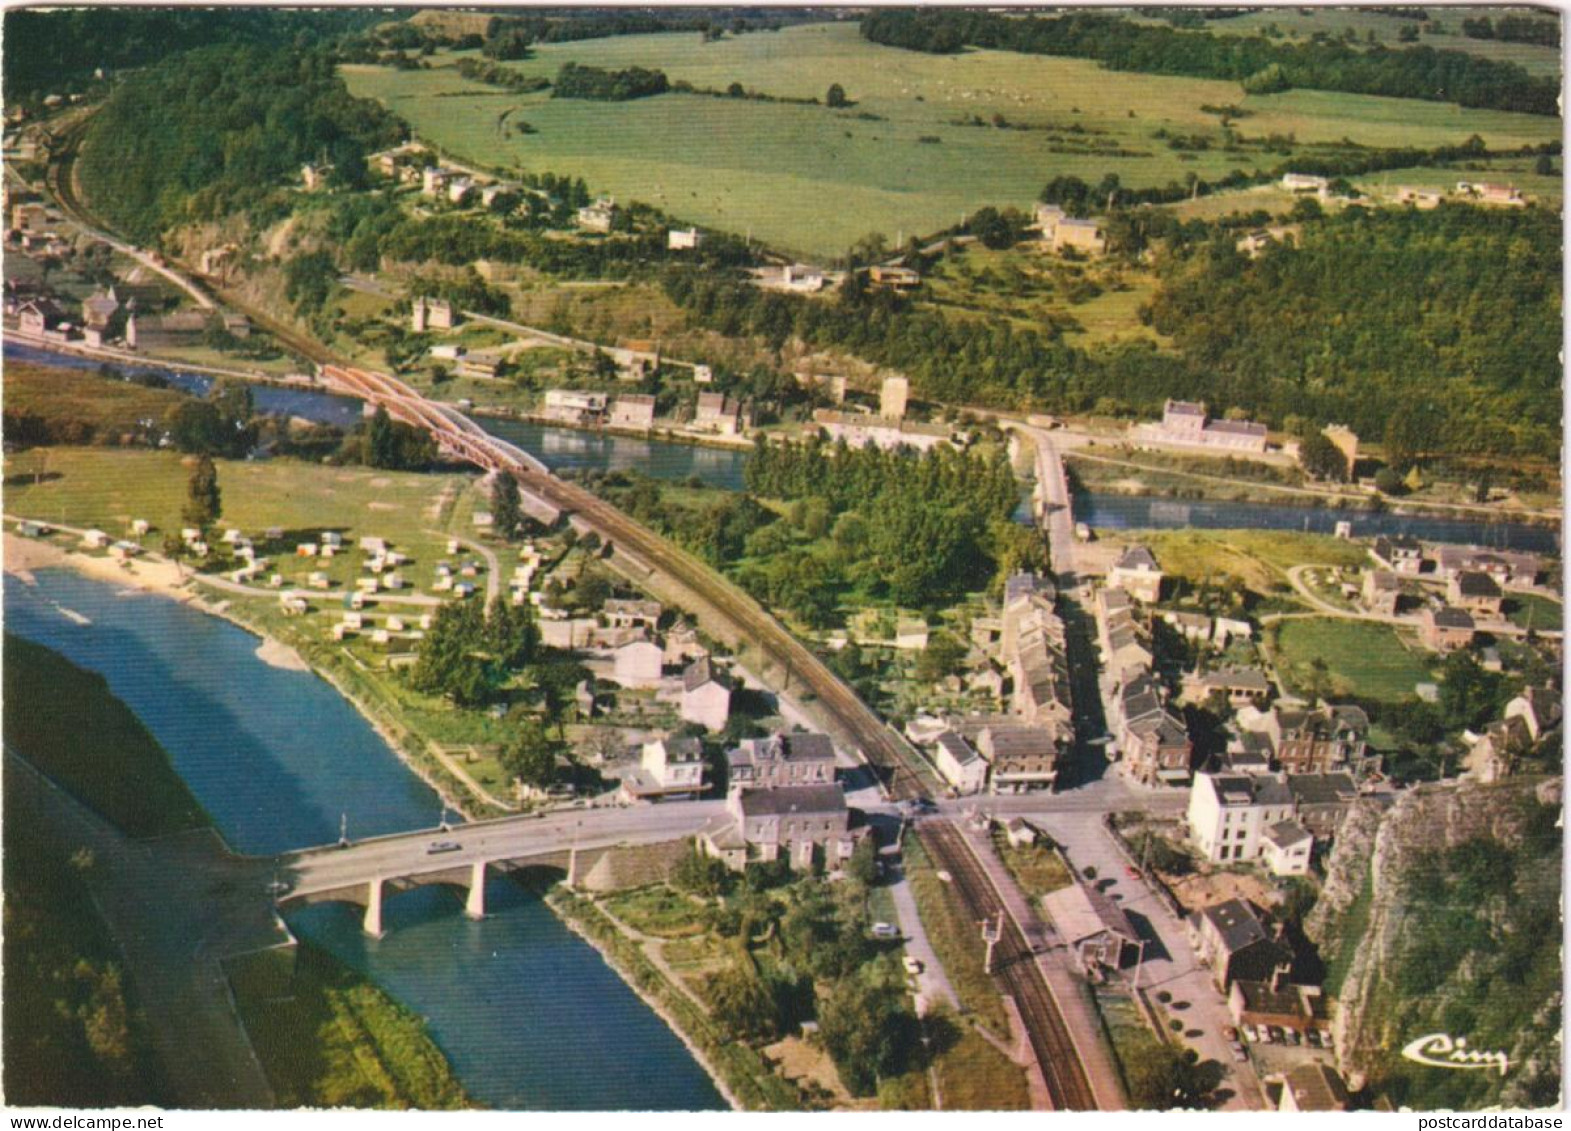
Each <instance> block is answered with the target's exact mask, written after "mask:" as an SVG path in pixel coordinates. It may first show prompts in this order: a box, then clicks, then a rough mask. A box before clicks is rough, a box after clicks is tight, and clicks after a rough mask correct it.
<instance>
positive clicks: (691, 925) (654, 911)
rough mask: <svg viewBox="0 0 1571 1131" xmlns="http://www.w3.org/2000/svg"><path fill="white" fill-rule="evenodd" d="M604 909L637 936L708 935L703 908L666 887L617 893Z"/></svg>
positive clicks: (672, 937)
mask: <svg viewBox="0 0 1571 1131" xmlns="http://www.w3.org/2000/svg"><path fill="white" fill-rule="evenodd" d="M605 907H606V910H607V911H609V912H610V913H611V914H612V915H615V916H616V917H617V918H618V919H620V920H622V922H624V923H626V924H627V925H628V926H629V927H631V928H633V930H635V931H638V932H639V933H640V934H645V935H654V936H656V937H658V938H663V939H678V938H686V937H690V936H694V935H703V934H707V933H708V930H709V928H708V926H707V925H706V924H705V922H704V919H703V909H702V908H701V907H700V906H699V905H698V904H697V903H695V902H694V901H693V900H692V899H690V898H688V897H687V896H685V895H683V894H682V893H681V892H678V891H674V890H673V889H671V888H670V887H668V886H666V885H665V884H656V885H654V886H653V887H647V888H635V889H634V890H632V891H625V892H620V893H618V894H616V895H613V896H611V897H610V898H609V899H607V900H606V902H605Z"/></svg>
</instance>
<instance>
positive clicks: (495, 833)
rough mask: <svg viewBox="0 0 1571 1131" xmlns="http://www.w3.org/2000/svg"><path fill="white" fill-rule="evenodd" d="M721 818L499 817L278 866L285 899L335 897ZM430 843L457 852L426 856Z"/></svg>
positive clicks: (710, 811) (681, 814)
mask: <svg viewBox="0 0 1571 1131" xmlns="http://www.w3.org/2000/svg"><path fill="white" fill-rule="evenodd" d="M724 814H725V802H723V801H687V802H678V803H674V804H667V805H644V806H635V807H632V808H628V809H582V810H567V811H562V812H557V813H553V814H551V815H549V816H545V817H533V816H528V817H500V818H498V819H496V820H492V821H477V822H474V823H472V824H465V825H454V826H452V827H451V828H450V829H445V830H444V829H441V828H435V829H425V830H421V831H418V832H411V833H399V834H396V835H393V836H384V837H377V838H374V839H370V840H363V841H358V842H354V843H352V844H350V845H349V847H347V848H339V847H337V846H335V845H328V846H325V847H322V848H313V849H306V850H304V851H301V852H292V853H288V854H286V855H284V856H281V857H279V858H278V865H279V867H280V869H281V870H282V873H283V875H284V877H285V878H286V879H287V880H288V881H289V882H291V884H292V889H291V891H290V892H289V898H299V897H301V896H307V895H313V894H323V893H328V892H337V891H341V890H343V889H345V888H350V887H353V886H356V885H359V884H364V883H366V882H367V881H368V880H371V879H373V878H378V877H380V878H383V879H394V878H400V877H405V876H414V875H419V874H421V873H428V872H434V871H446V870H450V869H454V868H465V867H468V866H469V865H471V864H474V863H476V862H485V863H491V862H496V861H505V860H518V859H527V858H529V857H532V856H545V855H549V854H551V853H556V852H564V851H567V850H568V849H571V848H574V847H578V848H608V847H612V846H615V845H621V844H659V843H662V842H664V841H669V840H678V839H680V838H682V837H686V836H692V835H693V834H694V833H696V832H698V831H699V830H700V829H701V828H703V827H704V825H706V824H708V823H709V822H710V821H713V820H716V819H720V818H722V817H723V816H724ZM438 842H445V843H453V844H458V845H461V847H460V848H459V849H458V850H456V851H451V852H443V853H438V854H435V855H433V854H432V853H430V852H429V851H428V850H429V848H430V846H431V845H432V844H435V843H438Z"/></svg>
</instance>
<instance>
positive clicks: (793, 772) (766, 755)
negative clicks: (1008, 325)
mask: <svg viewBox="0 0 1571 1131" xmlns="http://www.w3.org/2000/svg"><path fill="white" fill-rule="evenodd" d="M726 768H727V771H728V774H729V788H730V789H732V790H736V789H780V788H783V787H786V786H806V785H828V784H831V783H833V782H834V780H835V747H834V744H833V743H832V742H830V740H829V736H828V735H827V734H807V733H801V734H772V735H770V736H768V737H767V738H744V739H743V740H742V741H741V742H739V743H738V744H737V745H736V747H735V749H732V750H728V751H726Z"/></svg>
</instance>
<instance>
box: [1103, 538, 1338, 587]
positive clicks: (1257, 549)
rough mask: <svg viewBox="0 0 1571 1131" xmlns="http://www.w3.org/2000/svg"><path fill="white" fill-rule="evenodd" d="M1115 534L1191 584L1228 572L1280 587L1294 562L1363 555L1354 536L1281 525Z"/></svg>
mask: <svg viewBox="0 0 1571 1131" xmlns="http://www.w3.org/2000/svg"><path fill="white" fill-rule="evenodd" d="M1120 537H1121V540H1122V539H1123V538H1124V537H1127V539H1128V540H1129V541H1132V542H1138V543H1140V544H1142V545H1145V546H1147V547H1148V548H1149V549H1150V550H1151V553H1152V554H1154V555H1155V556H1156V561H1157V564H1158V565H1159V566H1161V567H1162V569H1163V571H1164V572H1165V573H1167V574H1168V575H1169V576H1177V577H1183V578H1186V579H1188V580H1189V581H1190V582H1191V583H1194V584H1200V583H1202V582H1204V581H1205V580H1206V579H1207V578H1210V579H1211V580H1212V581H1219V580H1220V579H1221V578H1222V577H1224V576H1231V577H1234V578H1237V579H1238V580H1239V581H1240V582H1242V583H1243V584H1244V586H1245V587H1246V588H1249V589H1252V590H1254V591H1255V592H1256V593H1268V592H1270V591H1271V590H1272V589H1273V588H1281V587H1285V586H1286V585H1287V580H1286V577H1287V570H1288V569H1289V568H1291V567H1292V566H1295V565H1300V564H1305V563H1308V564H1315V565H1336V566H1355V565H1358V564H1360V563H1361V562H1363V561H1365V560H1366V554H1365V551H1364V547H1363V546H1361V545H1359V544H1358V543H1356V542H1348V541H1345V540H1343V539H1339V538H1332V537H1331V536H1329V535H1326V534H1300V533H1297V532H1294V531H1285V530H1151V531H1131V532H1130V533H1129V534H1128V535H1127V536H1124V535H1121V536H1120Z"/></svg>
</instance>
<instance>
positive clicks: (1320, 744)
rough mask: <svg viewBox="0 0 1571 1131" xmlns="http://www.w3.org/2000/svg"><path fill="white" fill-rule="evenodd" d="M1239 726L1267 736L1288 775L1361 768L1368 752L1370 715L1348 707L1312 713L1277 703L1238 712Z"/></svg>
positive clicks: (1293, 705) (1304, 709) (1303, 708)
mask: <svg viewBox="0 0 1571 1131" xmlns="http://www.w3.org/2000/svg"><path fill="white" fill-rule="evenodd" d="M1238 723H1239V725H1240V726H1241V727H1243V728H1244V729H1246V730H1255V731H1260V732H1263V733H1264V734H1266V735H1267V736H1269V738H1270V740H1271V751H1272V755H1273V756H1274V758H1275V759H1276V762H1277V764H1278V766H1279V767H1280V768H1281V769H1283V770H1284V771H1286V772H1288V773H1291V774H1310V773H1327V772H1330V771H1332V770H1345V769H1361V768H1362V766H1363V763H1364V758H1365V753H1366V751H1367V749H1368V740H1369V716H1368V715H1366V714H1365V713H1364V711H1363V709H1362V708H1360V707H1356V706H1353V705H1351V704H1349V705H1330V704H1327V705H1324V706H1321V707H1318V708H1315V709H1313V710H1311V709H1309V708H1307V707H1304V706H1301V705H1298V704H1283V703H1278V704H1277V705H1276V706H1274V707H1273V708H1271V710H1269V711H1251V710H1243V711H1240V712H1239V716H1238Z"/></svg>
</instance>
